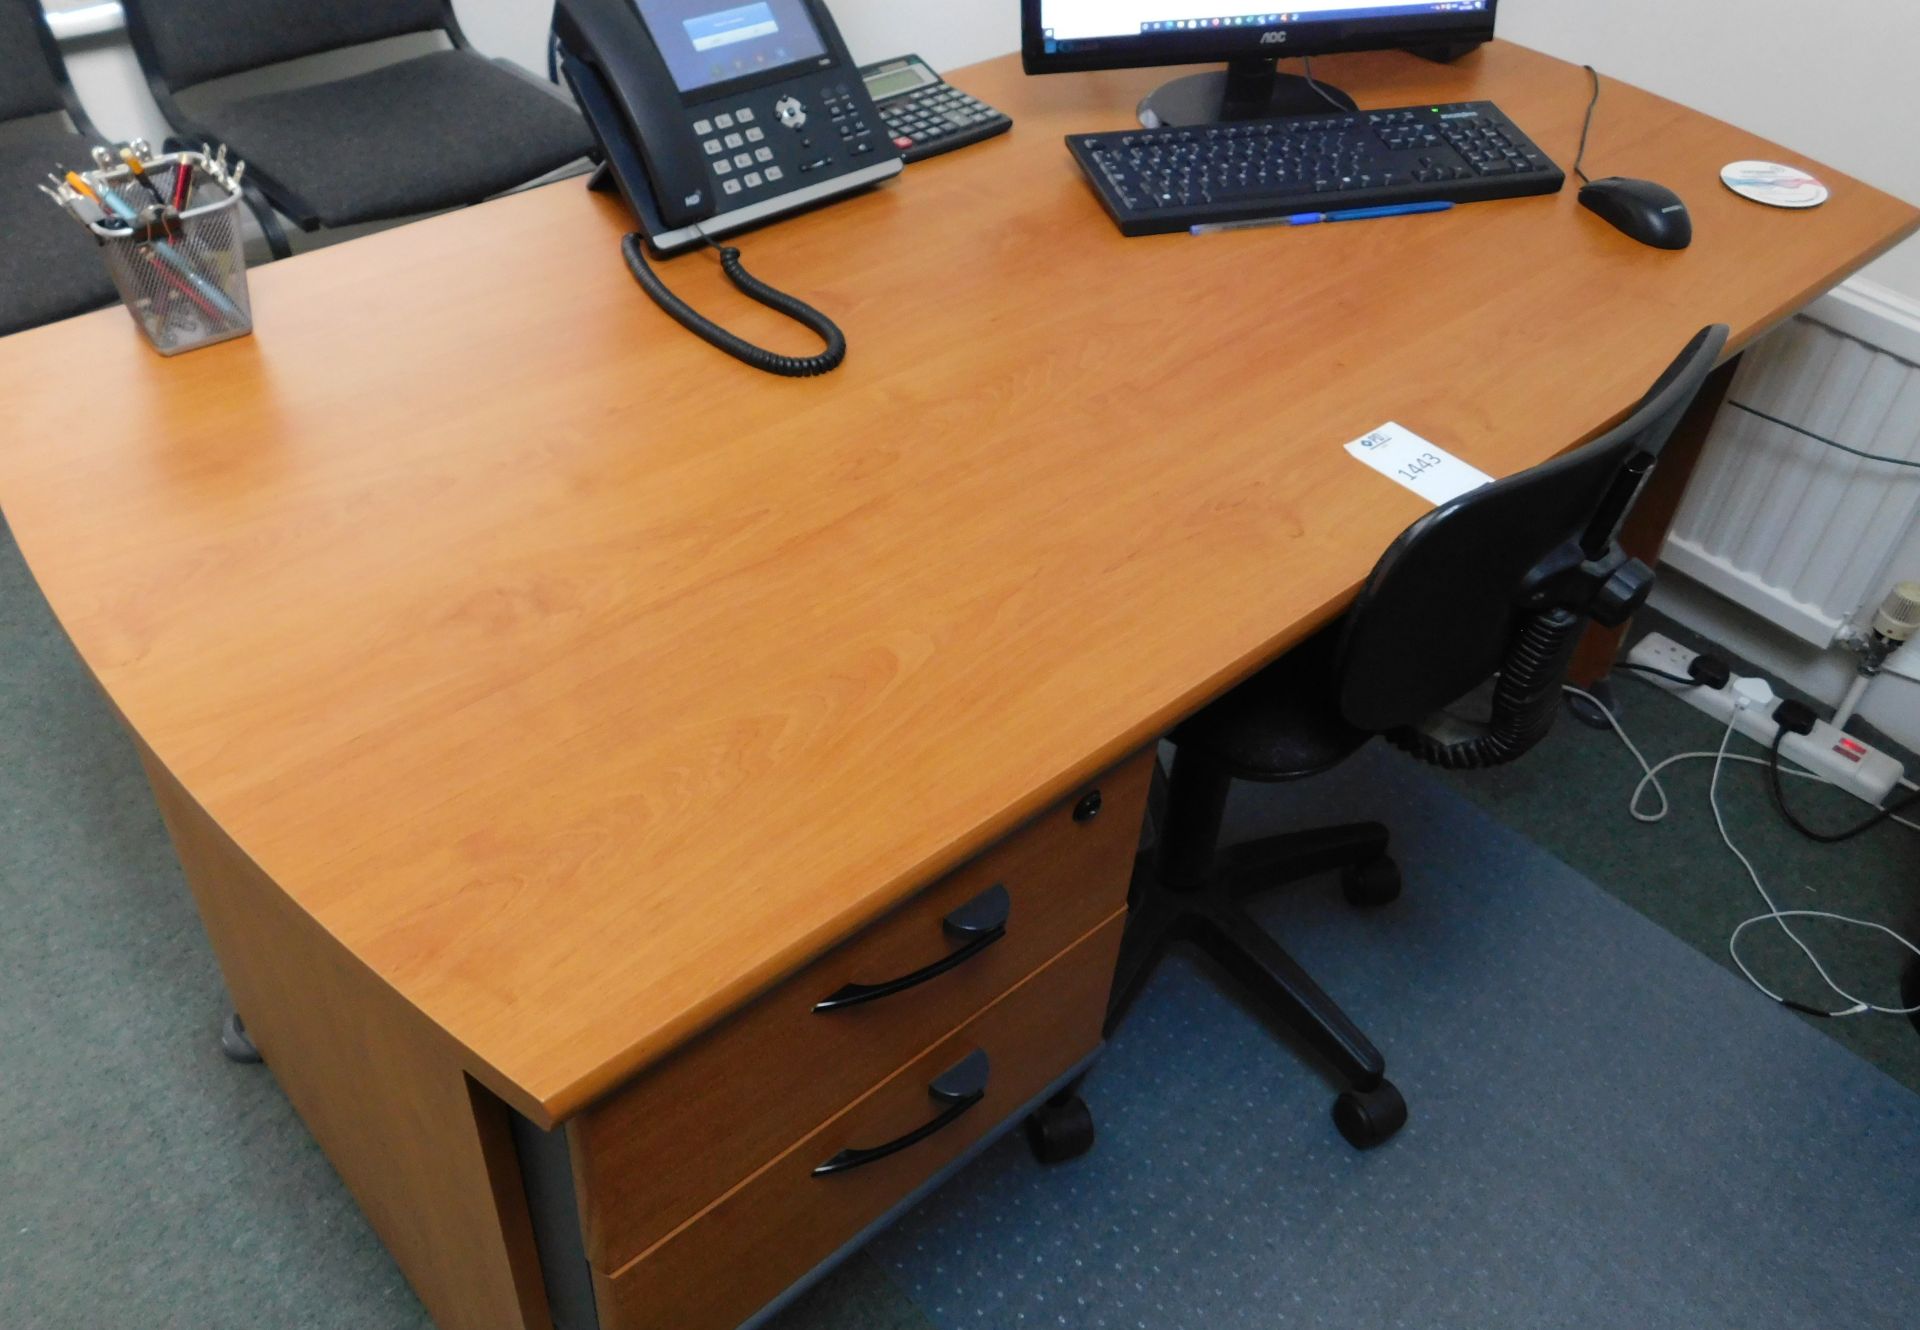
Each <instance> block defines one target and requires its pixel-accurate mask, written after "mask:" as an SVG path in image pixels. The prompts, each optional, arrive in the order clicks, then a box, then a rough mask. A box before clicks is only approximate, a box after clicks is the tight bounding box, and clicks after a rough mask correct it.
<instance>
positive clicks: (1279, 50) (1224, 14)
mask: <svg viewBox="0 0 1920 1330" xmlns="http://www.w3.org/2000/svg"><path fill="white" fill-rule="evenodd" d="M1493 7H1494V0H1286V4H1285V7H1284V8H1282V9H1269V8H1264V7H1263V8H1259V9H1255V8H1254V7H1253V5H1252V4H1250V3H1247V0H1025V5H1024V19H1025V26H1026V33H1025V34H1024V35H1025V41H1024V43H1023V45H1024V47H1025V50H1026V54H1027V57H1028V61H1029V65H1030V66H1032V65H1034V64H1040V65H1044V66H1051V67H1054V68H1070V67H1073V66H1075V65H1079V66H1081V67H1097V66H1099V65H1107V64H1147V63H1158V62H1161V61H1165V62H1167V63H1176V62H1179V61H1182V60H1206V59H1229V58H1231V57H1233V56H1235V55H1268V56H1283V55H1289V54H1308V55H1314V54H1318V53H1320V52H1322V51H1329V50H1340V49H1355V48H1358V47H1363V46H1367V45H1387V44H1391V39H1392V37H1393V36H1395V35H1402V34H1404V35H1407V36H1411V37H1419V36H1425V37H1429V38H1444V37H1446V36H1447V35H1448V34H1449V33H1451V32H1459V31H1468V30H1473V29H1484V30H1485V34H1486V35H1491V32H1492V26H1493V20H1492V11H1493ZM1035 57H1038V58H1039V59H1038V60H1037V61H1036V59H1035Z"/></svg>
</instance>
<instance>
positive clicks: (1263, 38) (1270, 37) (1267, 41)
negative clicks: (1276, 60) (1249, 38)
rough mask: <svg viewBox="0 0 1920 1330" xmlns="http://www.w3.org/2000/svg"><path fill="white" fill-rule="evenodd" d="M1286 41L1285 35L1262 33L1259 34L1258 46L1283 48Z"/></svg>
mask: <svg viewBox="0 0 1920 1330" xmlns="http://www.w3.org/2000/svg"><path fill="white" fill-rule="evenodd" d="M1286 40H1287V34H1286V33H1284V32H1263V33H1261V34H1260V44H1261V45H1262V46H1283V45H1285V44H1286Z"/></svg>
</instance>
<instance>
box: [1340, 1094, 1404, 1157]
mask: <svg viewBox="0 0 1920 1330" xmlns="http://www.w3.org/2000/svg"><path fill="white" fill-rule="evenodd" d="M1333 1125H1334V1126H1336V1127H1338V1128H1339V1129H1340V1134H1341V1135H1342V1136H1344V1137H1346V1138H1347V1144H1348V1145H1351V1146H1352V1147H1353V1148H1354V1149H1356V1150H1371V1149H1372V1148H1373V1147H1374V1146H1376V1145H1381V1144H1384V1143H1385V1142H1386V1141H1388V1140H1391V1139H1392V1138H1393V1134H1394V1133H1395V1132H1397V1131H1399V1130H1400V1129H1401V1128H1402V1127H1404V1126H1406V1125H1407V1101H1406V1100H1404V1099H1402V1098H1401V1097H1400V1092H1399V1091H1398V1090H1396V1089H1394V1088H1393V1082H1392V1081H1381V1082H1380V1084H1378V1085H1376V1086H1374V1087H1373V1089H1371V1090H1348V1091H1347V1092H1346V1093H1345V1094H1343V1095H1341V1096H1340V1097H1339V1098H1338V1099H1336V1100H1334V1103H1333Z"/></svg>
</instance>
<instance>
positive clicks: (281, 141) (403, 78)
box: [193, 51, 593, 230]
mask: <svg viewBox="0 0 1920 1330" xmlns="http://www.w3.org/2000/svg"><path fill="white" fill-rule="evenodd" d="M193 118H194V121H195V123H196V127H197V128H199V129H201V130H204V131H205V132H207V133H208V134H211V135H212V136H214V137H215V138H216V139H218V140H219V141H220V142H223V143H225V144H226V145H227V146H228V148H229V149H230V150H231V152H232V154H233V156H234V157H236V158H239V159H240V160H242V161H245V162H248V163H249V164H250V167H251V170H252V171H254V172H257V173H258V174H259V176H260V177H261V178H262V183H263V185H265V186H266V187H267V192H268V194H269V195H273V196H275V197H274V202H275V204H276V205H277V206H279V207H281V208H282V209H283V210H284V211H287V212H289V213H290V214H292V215H293V219H294V220H295V221H296V222H298V223H299V224H300V225H301V226H302V227H304V228H306V229H308V230H313V229H315V228H316V227H322V226H325V227H340V226H352V225H354V224H356V223H359V222H374V221H388V220H391V219H393V218H396V217H410V216H413V215H415V214H417V213H423V212H433V211H436V210H438V209H442V208H456V207H461V206H463V205H466V204H471V203H478V202H480V201H481V200H483V199H486V198H490V197H492V196H493V195H495V194H499V193H502V192H503V191H505V190H509V189H512V188H514V187H515V186H517V185H524V184H526V183H527V182H528V181H529V180H535V179H538V178H539V177H540V176H542V175H545V174H546V173H547V172H549V171H553V170H557V169H558V168H560V167H562V166H565V165H566V164H567V163H569V162H572V161H576V160H578V159H580V158H582V157H584V156H586V155H587V153H588V151H589V150H590V149H591V148H592V147H593V136H592V134H591V133H590V132H589V131H588V129H587V125H586V121H584V120H583V119H581V117H580V115H579V114H578V113H577V112H575V111H574V110H573V108H572V107H570V106H568V105H567V104H566V103H565V102H564V101H562V100H561V99H560V98H558V97H557V96H553V95H551V94H549V93H548V92H546V91H545V90H543V89H542V88H540V87H539V86H537V85H535V84H534V83H532V82H531V81H529V79H527V78H525V77H522V76H521V75H518V74H515V73H513V72H511V71H509V70H507V69H504V68H502V67H501V66H499V65H497V64H495V63H493V62H492V61H490V60H487V59H484V58H482V57H481V56H478V55H475V54H474V53H473V52H471V51H436V52H434V53H433V54H432V55H424V56H420V57H418V58H416V59H412V60H405V61H402V62H400V63H399V64H394V65H386V66H383V67H382V68H379V69H374V70H370V71H368V72H367V73H364V74H356V75H354V76H353V77H351V78H344V79H339V80H336V81H335V82H332V83H322V84H317V85H315V86H312V87H305V88H292V89H288V90H287V91H284V92H271V93H262V94H259V95H256V96H252V97H243V98H239V99H236V100H234V101H230V102H216V103H212V104H201V105H195V106H194V107H193ZM276 186H277V189H276V188H275V187H276ZM288 196H292V197H288ZM303 214H304V215H303Z"/></svg>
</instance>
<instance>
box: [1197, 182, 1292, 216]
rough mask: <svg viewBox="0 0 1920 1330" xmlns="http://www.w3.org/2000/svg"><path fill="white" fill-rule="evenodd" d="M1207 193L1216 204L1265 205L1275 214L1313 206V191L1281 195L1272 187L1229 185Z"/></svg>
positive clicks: (1289, 192)
mask: <svg viewBox="0 0 1920 1330" xmlns="http://www.w3.org/2000/svg"><path fill="white" fill-rule="evenodd" d="M1207 193H1208V195H1209V196H1211V197H1212V199H1213V201H1214V202H1215V203H1264V204H1268V205H1271V207H1272V209H1273V211H1274V212H1298V211H1299V210H1300V209H1302V208H1306V207H1311V206H1312V205H1311V204H1310V203H1309V202H1308V199H1309V198H1311V197H1312V193H1313V191H1312V190H1311V189H1307V190H1298V189H1294V190H1288V191H1287V192H1286V193H1280V192H1278V191H1276V190H1275V189H1274V188H1273V186H1271V185H1239V186H1234V185H1227V186H1225V187H1223V188H1219V189H1209V190H1208V191H1207Z"/></svg>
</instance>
